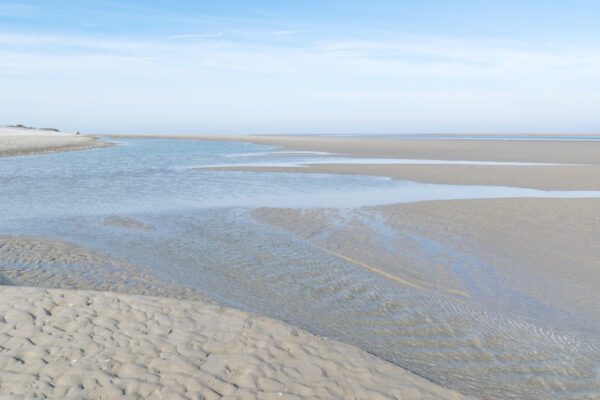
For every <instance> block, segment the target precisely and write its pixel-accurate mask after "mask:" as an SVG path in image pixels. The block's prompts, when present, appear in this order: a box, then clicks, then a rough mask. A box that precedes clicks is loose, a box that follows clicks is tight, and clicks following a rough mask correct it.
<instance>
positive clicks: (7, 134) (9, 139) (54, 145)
mask: <svg viewBox="0 0 600 400" xmlns="http://www.w3.org/2000/svg"><path fill="white" fill-rule="evenodd" d="M108 146H111V144H109V143H106V142H100V141H98V140H96V139H95V138H93V137H90V136H82V135H75V134H70V133H61V132H54V131H48V130H40V129H28V128H12V127H0V157H11V156H22V155H28V154H41V153H59V152H63V151H76V150H87V149H93V148H96V147H108Z"/></svg>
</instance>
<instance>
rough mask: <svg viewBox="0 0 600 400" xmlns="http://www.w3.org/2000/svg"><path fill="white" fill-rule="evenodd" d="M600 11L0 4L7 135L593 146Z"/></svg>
mask: <svg viewBox="0 0 600 400" xmlns="http://www.w3.org/2000/svg"><path fill="white" fill-rule="evenodd" d="M599 11H600V4H599V3H596V2H593V1H585V0H577V1H574V2H570V3H569V4H565V3H563V2H560V1H544V2H542V1H525V2H517V1H506V2H502V4H489V2H472V1H466V0H465V1H455V2H452V4H449V3H448V2H444V1H439V0H438V1H432V0H430V1H424V2H419V3H418V4H414V2H409V1H400V2H398V1H391V0H379V1H374V2H370V3H369V4H366V3H363V2H360V1H355V0H352V1H337V0H336V1H329V2H326V3H323V2H318V1H312V0H311V1H304V2H286V3H280V2H275V1H264V0H263V1H257V2H252V4H248V3H247V2H243V1H231V2H227V3H226V4H198V3H197V2H192V1H181V2H177V3H176V4H173V3H172V2H166V1H156V0H154V1H140V0H135V1H134V0H129V1H124V2H111V1H108V2H107V1H90V2H86V3H85V4H81V3H80V2H76V1H9V2H2V1H0V85H1V87H2V88H3V89H4V93H5V96H2V97H0V99H1V100H0V110H1V111H0V124H24V125H30V126H37V127H52V128H57V129H60V130H62V131H74V130H80V131H82V132H86V133H87V132H89V133H106V134H110V133H114V134H117V133H171V134H363V135H364V134H370V133H372V134H447V133H460V134H514V133H520V134H522V133H525V134H548V133H553V134H597V133H598V132H599V131H600V115H599V114H598V113H597V104H600V28H599V27H598V26H597V23H596V18H595V16H597V15H599Z"/></svg>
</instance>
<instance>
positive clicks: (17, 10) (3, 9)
mask: <svg viewBox="0 0 600 400" xmlns="http://www.w3.org/2000/svg"><path fill="white" fill-rule="evenodd" d="M39 10H40V8H39V7H37V6H34V5H30V4H21V3H0V16H3V17H29V16H31V15H33V14H34V13H36V12H38V11H39Z"/></svg>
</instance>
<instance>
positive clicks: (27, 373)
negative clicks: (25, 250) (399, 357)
mask: <svg viewBox="0 0 600 400" xmlns="http://www.w3.org/2000/svg"><path fill="white" fill-rule="evenodd" d="M0 299H1V300H2V301H1V302H0V315H1V316H2V318H1V319H0V343H1V345H0V398H10V399H38V398H61V399H138V398H144V399H170V400H177V399H218V398H232V399H233V398H237V399H300V398H343V399H355V398H357V399H459V398H463V397H462V396H461V395H459V394H457V393H454V392H452V391H449V390H447V389H444V388H441V387H439V386H437V385H435V384H433V383H431V382H429V381H426V380H425V379H423V378H420V377H418V376H415V375H413V374H411V373H409V372H407V371H405V370H403V369H401V368H399V367H396V366H394V365H392V364H389V363H387V362H385V361H383V360H381V359H379V358H376V357H374V356H372V355H370V354H368V353H366V352H363V351H361V350H359V349H357V348H355V347H352V346H349V345H345V344H342V343H338V342H335V341H330V340H327V339H326V338H322V337H318V336H313V335H311V334H309V333H307V332H305V331H303V330H301V329H299V328H295V327H292V326H290V325H287V324H285V323H283V322H280V321H276V320H272V319H269V318H266V317H263V316H259V315H256V314H252V313H247V312H243V311H239V310H235V309H231V308H225V307H221V306H218V305H214V304H209V303H205V302H194V301H186V300H177V299H169V298H163V297H145V296H138V295H126V294H117V293H110V292H92V291H74V290H58V289H50V290H48V289H41V288H25V287H6V286H3V287H0Z"/></svg>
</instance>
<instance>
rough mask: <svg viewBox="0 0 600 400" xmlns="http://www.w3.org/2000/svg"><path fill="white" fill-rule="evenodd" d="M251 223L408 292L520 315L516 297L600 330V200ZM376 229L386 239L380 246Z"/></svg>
mask: <svg viewBox="0 0 600 400" xmlns="http://www.w3.org/2000/svg"><path fill="white" fill-rule="evenodd" d="M253 215H254V216H255V217H256V218H258V219H259V220H260V221H263V222H266V223H268V224H269V225H272V226H275V227H278V228H281V229H283V230H286V231H289V232H292V233H294V234H295V235H298V236H300V237H302V238H305V239H307V240H309V241H311V242H313V243H315V244H317V245H319V246H321V247H323V248H325V249H327V250H330V251H334V252H335V253H337V254H340V255H342V256H345V257H348V258H351V259H353V260H356V261H358V262H359V263H361V264H365V265H368V266H371V267H374V268H376V269H378V270H380V271H383V272H384V273H388V274H391V275H392V276H395V277H398V278H399V279H401V280H402V281H404V282H407V283H408V284H411V285H413V286H417V287H421V288H424V289H426V290H435V291H439V292H443V293H446V294H448V295H450V296H453V297H456V298H458V299H465V300H466V299H468V300H469V301H471V300H473V301H475V302H477V303H480V304H485V305H488V306H493V307H495V308H498V307H499V308H501V309H504V310H507V311H509V310H510V311H511V312H517V313H524V312H527V304H525V303H523V302H519V301H517V303H513V302H514V301H515V300H514V299H515V298H517V299H518V298H519V297H515V294H517V295H519V294H520V295H523V296H528V297H531V298H533V299H535V301H536V302H539V303H540V304H548V305H550V306H552V307H553V308H554V309H557V310H564V311H567V312H568V313H570V314H572V315H577V316H579V317H580V318H581V320H582V321H588V322H589V325H590V327H592V326H596V328H594V329H598V328H599V327H600V306H599V305H600V268H599V267H600V246H598V243H599V242H600V199H486V200H451V201H431V202H418V203H404V204H395V205H389V206H379V207H370V208H365V209H363V210H361V211H359V212H358V213H357V218H351V219H350V220H344V219H343V218H342V217H341V216H340V215H338V213H337V212H336V211H335V210H319V209H314V210H297V209H273V208H263V209H257V210H256V211H255V212H254V214H253ZM378 215H380V216H381V217H382V218H383V219H380V218H378V217H377V216H378ZM342 220H344V221H345V222H344V223H340V222H339V221H342ZM365 221H367V222H365ZM368 221H379V222H377V223H375V224H373V225H371V224H370V223H369V222H368ZM381 222H384V223H385V226H386V228H387V229H390V230H391V232H394V234H393V235H392V236H390V237H385V238H383V239H382V238H381V234H382V233H381V231H378V224H379V223H381ZM324 232H327V234H326V235H324ZM380 243H383V244H384V245H380ZM428 246H430V247H428ZM474 260H479V262H476V261H474ZM480 263H485V264H480ZM485 265H487V266H491V267H492V269H491V270H488V271H486V269H484V268H483V267H484V266H485ZM456 266H458V268H468V270H469V272H468V274H466V275H465V273H464V272H463V273H462V274H461V273H457V271H456V270H455V269H454V268H456ZM490 274H491V275H490ZM465 278H467V280H465ZM490 288H491V289H490ZM530 311H531V310H530Z"/></svg>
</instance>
